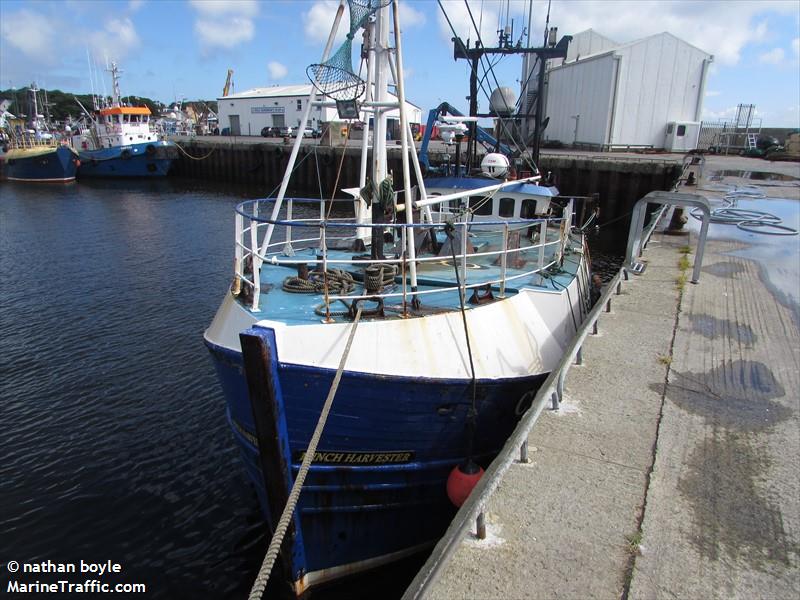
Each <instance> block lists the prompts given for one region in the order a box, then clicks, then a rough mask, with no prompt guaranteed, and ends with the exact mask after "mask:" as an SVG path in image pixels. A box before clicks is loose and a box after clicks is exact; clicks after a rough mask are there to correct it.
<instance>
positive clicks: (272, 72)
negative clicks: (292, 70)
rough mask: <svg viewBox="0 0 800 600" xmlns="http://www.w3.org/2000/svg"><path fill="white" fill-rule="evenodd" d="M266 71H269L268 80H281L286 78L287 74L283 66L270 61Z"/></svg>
mask: <svg viewBox="0 0 800 600" xmlns="http://www.w3.org/2000/svg"><path fill="white" fill-rule="evenodd" d="M267 71H269V78H270V79H283V78H284V77H286V74H287V73H288V72H289V69H287V68H286V67H285V66H284V65H282V64H281V63H279V62H275V61H274V60H273V61H270V62H269V63H267Z"/></svg>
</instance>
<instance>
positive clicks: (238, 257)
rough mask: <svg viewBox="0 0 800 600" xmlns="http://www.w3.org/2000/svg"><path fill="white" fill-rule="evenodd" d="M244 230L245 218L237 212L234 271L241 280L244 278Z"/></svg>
mask: <svg viewBox="0 0 800 600" xmlns="http://www.w3.org/2000/svg"><path fill="white" fill-rule="evenodd" d="M242 229H244V217H243V216H242V215H241V214H240V213H239V212H238V211H237V213H236V225H235V233H234V237H235V239H236V244H235V246H236V247H235V248H234V256H235V258H234V265H233V271H234V274H235V275H236V277H238V278H241V276H242V259H243V254H242V242H243V241H244V240H242Z"/></svg>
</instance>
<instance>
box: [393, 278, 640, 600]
mask: <svg viewBox="0 0 800 600" xmlns="http://www.w3.org/2000/svg"><path fill="white" fill-rule="evenodd" d="M623 277H624V278H625V279H627V273H626V271H625V269H624V268H621V269H620V270H619V271H618V272H617V274H616V275H615V276H614V278H613V279H612V280H611V281H610V282H609V284H608V286H607V287H606V289H605V291H604V292H603V294H602V296H601V297H600V299H599V300H598V301H597V303H596V304H595V306H594V308H593V309H592V310H591V312H589V314H588V316H587V317H586V320H585V321H584V322H583V324H582V326H581V328H580V329H579V330H578V332H577V333H576V334H575V337H574V338H573V340H572V342H571V343H570V345H569V346H568V347H567V349H566V351H565V352H564V356H563V358H562V359H561V362H560V363H559V364H558V366H557V367H556V368H555V369H553V370H552V371H551V372H550V375H549V376H548V377H547V379H546V380H545V382H544V383H543V384H542V387H541V388H539V391H538V392H537V394H536V397H535V398H534V400H533V402H532V403H531V407H530V408H529V409H528V410H527V411H526V412H525V414H524V415H523V416H522V419H520V421H519V423H518V424H517V427H516V428H515V429H514V431H513V432H512V434H511V436H510V437H509V438H508V440H507V441H506V444H505V445H504V446H503V449H502V450H501V451H500V453H499V454H498V455H497V457H496V458H495V459H494V460H493V461H492V464H491V465H490V466H489V468H488V469H487V471H486V472H485V473H484V474H483V476H482V477H481V479H480V481H479V482H478V484H477V485H476V486H475V488H474V489H473V490H472V493H471V494H470V496H469V498H468V499H467V501H466V502H465V503H464V504H463V505H462V506H461V508H460V509H459V511H458V513H457V514H456V516H455V518H454V519H453V521H452V523H451V524H450V527H449V528H448V529H447V531H446V532H445V534H444V536H443V537H442V539H441V540H440V541H439V543H438V544H437V545H436V547H435V548H434V550H433V552H432V553H431V556H430V558H429V559H428V562H427V563H425V565H424V566H423V568H422V570H420V572H419V573H417V576H416V577H415V578H414V580H413V581H412V582H411V585H410V586H409V587H408V589H407V590H406V592H405V594H403V600H412V599H417V598H422V597H423V594H424V593H425V592H426V591H427V590H428V588H429V587H430V585H431V584H432V583H433V582H434V581H435V579H436V577H437V575H438V574H439V572H440V570H441V569H442V567H443V566H444V565H445V564H446V563H447V561H448V560H449V559H450V557H451V556H452V555H453V554H454V553H455V551H456V549H457V548H458V546H459V545H460V544H461V541H462V539H463V537H464V535H465V534H466V533H467V532H468V531H469V530H470V529H471V524H472V523H473V522H475V523H476V529H477V534H478V537H479V538H481V539H483V538H484V537H486V525H485V522H486V520H485V516H484V512H485V506H486V504H487V503H488V501H489V498H490V497H491V495H492V494H493V493H494V491H495V489H497V486H498V485H499V484H500V481H501V479H502V475H503V474H504V473H505V472H506V471H507V470H508V468H509V467H510V466H511V464H512V463H514V462H521V463H526V462H528V435H530V432H531V430H532V429H533V427H534V425H535V424H536V422H537V421H538V420H539V417H540V416H541V414H542V412H543V411H544V408H545V406H547V404H548V403H550V404H551V406H552V407H553V409H557V408H558V406H559V404H560V402H561V398H562V397H563V393H564V380H565V378H566V374H567V372H568V371H569V368H570V367H571V366H572V365H573V364H580V363H581V348H582V346H583V343H584V341H585V339H586V337H587V336H588V335H589V332H590V331H591V332H592V334H597V332H598V329H597V320H598V319H599V317H600V314H601V313H603V312H610V311H611V297H612V295H618V294H620V293H622V292H621V286H622V279H623Z"/></svg>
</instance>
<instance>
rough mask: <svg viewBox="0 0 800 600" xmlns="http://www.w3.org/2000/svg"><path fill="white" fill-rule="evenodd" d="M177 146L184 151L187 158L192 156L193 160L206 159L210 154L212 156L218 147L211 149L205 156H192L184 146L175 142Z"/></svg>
mask: <svg viewBox="0 0 800 600" xmlns="http://www.w3.org/2000/svg"><path fill="white" fill-rule="evenodd" d="M175 147H176V148H177V149H178V150H180V151H181V152H183V154H184V155H185V156H186V158H191V159H192V160H205V159H207V158H208V157H209V156H211V155H212V154H214V151H215V150H216V149H217V148H216V147H214V148H212V149H211V151H210V152H209V153H208V154H206V155H205V156H192V155H191V154H189V153H188V152H187V151H186V150H184V149H183V147H182V146H181V145H180V144H175Z"/></svg>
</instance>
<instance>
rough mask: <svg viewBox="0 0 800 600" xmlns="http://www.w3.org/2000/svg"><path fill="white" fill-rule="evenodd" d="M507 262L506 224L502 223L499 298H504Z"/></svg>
mask: <svg viewBox="0 0 800 600" xmlns="http://www.w3.org/2000/svg"><path fill="white" fill-rule="evenodd" d="M507 261H508V223H503V253H502V254H501V255H500V294H498V296H499V297H500V298H505V297H506V263H507Z"/></svg>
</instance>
